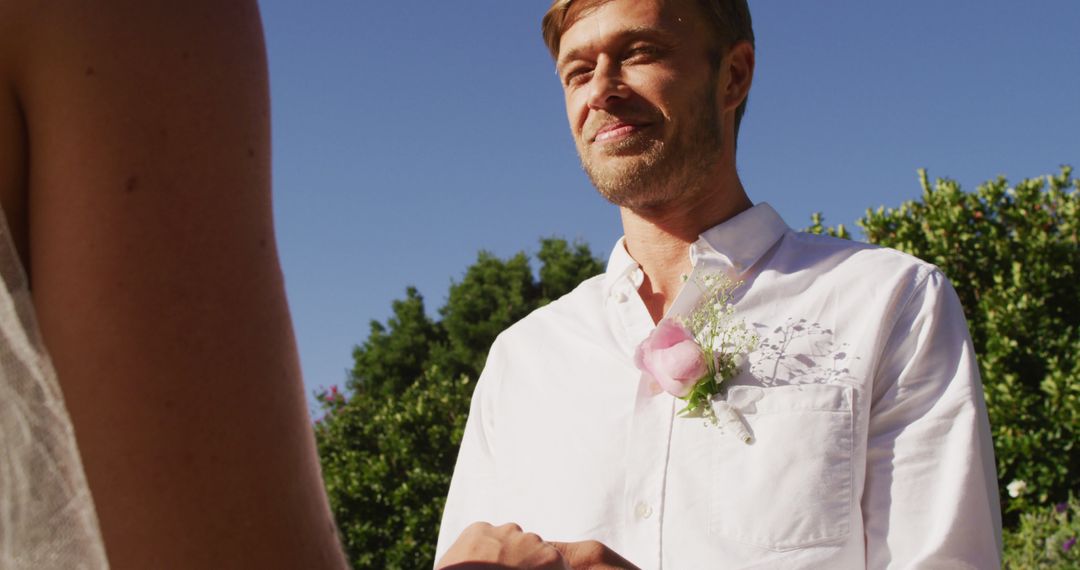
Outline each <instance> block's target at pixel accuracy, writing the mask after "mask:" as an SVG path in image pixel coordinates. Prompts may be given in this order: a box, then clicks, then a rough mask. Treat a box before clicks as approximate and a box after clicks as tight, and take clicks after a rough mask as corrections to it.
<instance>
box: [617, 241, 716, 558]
mask: <svg viewBox="0 0 1080 570" xmlns="http://www.w3.org/2000/svg"><path fill="white" fill-rule="evenodd" d="M696 257H697V256H693V255H692V256H691V260H692V261H696ZM700 271H701V269H700V266H695V267H694V271H693V272H692V273H691V275H690V276H689V278H690V279H695V278H696V277H698V274H699V273H700ZM640 284H641V273H640V269H638V270H635V271H634V272H631V273H630V274H629V275H628V276H627V277H625V278H623V279H622V280H620V282H619V283H617V284H616V286H615V287H614V288H613V289H612V300H613V301H614V303H613V307H614V312H615V315H616V318H617V320H618V324H619V327H620V328H621V329H622V330H621V332H622V333H623V334H622V335H621V336H623V339H624V343H625V346H624V348H625V349H626V351H627V353H628V355H629V356H630V357H631V358H632V357H633V354H634V350H635V348H636V347H637V344H638V343H640V342H641V341H642V340H643V339H644V338H645V337H646V336H648V334H649V333H650V332H651V331H652V329H653V328H654V327H655V325H654V323H653V322H652V318H651V317H650V316H649V312H648V309H647V308H646V307H645V304H644V302H642V300H641V297H640V295H639V294H638V292H637V288H638V286H640ZM699 296H700V293H699V292H698V291H697V288H696V287H684V288H683V290H682V291H681V292H680V293H679V295H678V297H677V298H676V300H675V302H674V303H672V310H671V311H670V312H669V313H670V314H682V313H680V312H679V311H685V310H686V309H685V307H692V306H693V304H694V303H696V302H697V299H698V297H699ZM678 404H679V401H678V400H677V399H676V398H674V397H673V396H671V395H670V394H667V393H663V392H659V388H658V387H657V386H656V384H655V383H654V382H653V381H652V380H651V379H650V378H648V377H646V376H645V375H644V374H642V375H640V376H639V378H638V386H637V396H636V398H635V402H634V413H633V414H632V416H631V419H630V426H629V430H628V439H627V447H626V465H627V472H626V485H625V490H624V493H623V510H622V512H623V515H622V518H623V520H622V534H623V538H624V540H623V541H622V542H623V544H627V545H631V548H632V549H633V550H632V551H628V552H626V554H627V555H630V556H631V557H632V559H634V560H635V561H638V562H639V563H640V564H642V565H643V566H642V567H643V568H662V567H663V560H662V559H663V524H664V506H665V504H664V490H665V485H666V478H667V468H668V454H669V453H670V449H671V436H672V427H673V422H674V419H675V409H676V406H677V405H678Z"/></svg>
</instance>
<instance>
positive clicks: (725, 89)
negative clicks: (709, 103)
mask: <svg viewBox="0 0 1080 570" xmlns="http://www.w3.org/2000/svg"><path fill="white" fill-rule="evenodd" d="M721 65H722V66H724V69H723V70H722V72H723V73H722V75H721V82H722V84H721V85H720V93H719V95H720V97H722V101H723V109H724V113H728V112H729V111H734V110H735V109H736V108H738V106H739V105H741V104H742V102H743V101H745V100H746V96H747V95H748V94H749V93H750V84H751V83H753V81H754V46H752V45H750V42H736V43H735V44H734V45H732V46H731V48H729V49H728V51H727V53H726V54H724V61H723V62H722V63H721Z"/></svg>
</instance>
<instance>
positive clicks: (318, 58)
mask: <svg viewBox="0 0 1080 570" xmlns="http://www.w3.org/2000/svg"><path fill="white" fill-rule="evenodd" d="M261 4H262V11H263V21H264V24H265V28H266V35H267V46H268V51H269V56H270V74H271V94H272V98H273V127H274V191H275V217H276V223H277V237H278V244H279V247H280V250H281V258H282V263H283V266H284V271H285V277H286V280H287V287H288V293H289V300H290V305H291V308H292V312H293V319H294V324H295V327H296V331H297V337H298V340H299V344H300V353H301V358H302V361H303V369H304V374H305V384H306V386H307V388H308V392H309V394H310V393H311V392H312V391H314V390H315V389H316V388H318V387H321V386H329V385H331V384H339V385H340V384H342V383H343V381H344V379H345V376H346V370H347V369H349V368H351V366H352V358H351V353H352V348H353V346H354V345H356V344H359V343H361V342H362V341H363V340H364V339H365V338H366V337H367V333H368V326H369V325H368V323H369V321H370V320H372V319H377V320H380V321H382V320H385V319H386V318H387V317H388V316H389V314H390V303H391V301H392V300H393V299H396V298H400V297H403V296H404V291H405V287H406V286H408V285H415V286H417V287H418V288H419V290H420V291H421V293H422V294H423V295H424V297H425V300H426V301H427V304H428V309H429V311H434V310H435V309H437V308H438V307H439V306H441V305H442V304H443V302H444V300H445V294H446V292H447V290H448V288H449V285H450V283H451V281H452V280H455V279H459V278H460V277H461V275H462V273H463V271H464V269H465V268H466V267H467V266H468V265H469V264H471V263H472V262H473V261H474V260H475V259H476V253H477V251H479V250H481V249H485V250H488V251H491V252H494V253H495V254H498V255H501V256H507V255H510V254H513V253H515V252H518V251H526V252H530V253H534V252H535V251H536V249H537V247H538V240H539V238H540V237H542V236H551V235H557V236H562V237H565V238H568V239H571V240H573V239H580V240H584V241H585V242H587V243H589V244H590V245H591V246H592V248H593V251H594V252H596V253H597V254H599V255H600V256H601V257H604V258H606V256H607V254H608V252H609V251H610V249H611V247H612V245H613V244H614V242H615V240H616V239H617V238H618V237H619V236H620V235H621V234H622V232H621V229H620V225H619V220H618V214H617V210H616V209H615V208H614V207H613V206H610V205H608V204H607V203H605V202H604V201H603V200H602V199H601V198H599V197H598V196H597V195H596V194H595V191H594V190H593V189H592V187H591V186H590V185H589V182H588V180H587V179H586V177H585V175H584V174H583V173H582V172H581V169H580V167H579V165H578V161H577V157H576V155H575V153H574V149H573V145H572V143H571V140H570V137H569V134H568V129H567V123H566V118H565V113H564V109H563V106H562V93H561V89H560V87H559V85H558V82H557V80H556V77H555V73H554V68H553V65H552V63H551V61H550V59H549V57H548V54H547V51H546V49H545V48H544V46H543V42H542V41H541V40H540V35H539V25H540V24H539V23H540V18H541V16H542V15H543V13H544V11H545V10H546V8H547V5H548V2H547V1H546V0H531V1H526V0H469V1H467V2H439V1H417V0H413V1H408V0H398V1H390V2H376V1H361V2H358V1H356V0H351V1H344V0H323V1H321V2H295V1H293V0H263V1H262V3H261ZM750 7H751V11H752V13H753V19H754V28H755V32H756V34H757V72H756V76H755V81H754V87H753V89H752V91H751V96H750V104H749V110H748V113H747V116H746V118H745V120H744V121H743V126H742V132H741V134H740V138H739V156H738V162H739V170H740V173H741V176H742V179H743V182H744V184H745V186H746V188H747V190H748V192H749V194H750V196H751V199H753V200H754V201H755V202H769V203H770V204H772V205H773V206H774V207H775V208H776V209H777V210H778V211H779V212H780V213H781V215H783V216H784V217H785V218H786V220H787V222H788V224H789V225H791V226H793V227H804V226H806V225H807V223H808V221H809V215H810V213H811V212H814V211H821V212H823V213H824V214H825V216H826V221H827V222H830V223H844V224H847V225H849V226H850V225H852V222H853V221H854V220H856V219H857V218H859V217H860V216H861V215H862V214H863V213H864V212H865V210H866V209H867V208H868V207H873V208H876V207H878V206H881V205H886V206H896V205H899V204H900V203H901V202H902V201H904V200H907V199H912V198H916V197H918V195H919V192H920V190H919V186H918V181H917V178H916V173H915V171H916V169H917V168H920V167H923V168H927V169H928V170H929V171H930V175H931V177H949V178H954V179H956V180H958V181H960V182H961V183H962V184H963V185H964V186H965V187H966V188H970V189H973V188H974V186H975V185H976V184H978V183H980V182H982V181H984V180H986V179H989V178H992V177H995V176H997V175H1007V176H1008V177H1009V178H1010V180H1018V179H1020V178H1024V177H1031V176H1037V175H1042V174H1047V173H1052V172H1056V171H1057V169H1058V167H1059V165H1061V164H1065V163H1068V164H1072V165H1074V166H1077V167H1078V168H1080V35H1078V30H1080V2H1076V1H1074V0H1056V1H1035V2H1015V1H1002V0H998V1H975V0H966V1H959V0H958V1H951V2H932V1H928V0H917V1H906V2H889V3H885V2H856V1H853V0H849V1H846V2H841V1H837V0H824V1H814V2H779V1H772V2H766V1H757V2H755V1H754V0H751V4H750Z"/></svg>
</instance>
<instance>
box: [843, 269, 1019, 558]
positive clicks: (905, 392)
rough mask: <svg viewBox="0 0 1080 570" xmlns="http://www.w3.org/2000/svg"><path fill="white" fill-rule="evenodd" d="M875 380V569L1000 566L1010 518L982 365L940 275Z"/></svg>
mask: <svg viewBox="0 0 1080 570" xmlns="http://www.w3.org/2000/svg"><path fill="white" fill-rule="evenodd" d="M880 358H881V359H880V361H879V365H878V368H877V373H876V375H875V378H874V386H873V395H872V401H871V408H870V419H869V434H868V436H869V439H868V444H867V475H866V477H867V480H866V488H865V491H864V494H863V497H862V511H863V517H864V528H865V533H866V536H865V539H866V559H867V567H868V568H980V569H981V568H999V567H1000V558H1001V512H1000V506H999V504H998V491H997V475H996V472H995V467H994V451H993V445H992V443H991V439H990V424H989V421H988V419H987V413H986V403H985V401H984V399H983V392H982V383H981V381H980V378H979V369H978V364H977V363H976V361H975V354H974V351H973V348H972V344H971V338H970V336H969V334H968V329H967V323H966V321H965V320H964V314H963V311H962V310H961V307H960V301H959V299H958V298H957V295H956V292H955V291H954V290H953V288H952V286H951V285H950V284H949V282H948V280H947V279H946V278H945V276H944V275H942V274H941V272H940V271H938V270H936V269H935V270H933V271H931V272H930V273H929V274H928V275H927V276H926V277H925V278H924V279H923V280H922V282H921V283H920V284H919V285H918V286H917V287H916V288H915V290H914V291H913V292H912V293H911V295H910V297H909V298H908V300H907V301H906V302H905V303H904V304H903V305H902V308H901V309H900V313H899V315H898V317H897V319H896V321H895V325H894V326H893V329H892V331H891V334H890V335H889V337H888V340H887V341H886V344H885V348H884V351H883V353H882V354H881V357H880Z"/></svg>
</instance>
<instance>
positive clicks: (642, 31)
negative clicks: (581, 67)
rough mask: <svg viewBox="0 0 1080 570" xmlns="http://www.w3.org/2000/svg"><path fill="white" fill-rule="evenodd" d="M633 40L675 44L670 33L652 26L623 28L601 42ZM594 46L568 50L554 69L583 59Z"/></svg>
mask: <svg viewBox="0 0 1080 570" xmlns="http://www.w3.org/2000/svg"><path fill="white" fill-rule="evenodd" d="M634 39H648V40H653V41H657V42H660V43H663V44H673V43H675V40H676V37H675V35H674V34H672V33H671V32H668V31H667V30H664V29H661V28H656V27H652V26H632V27H629V28H623V29H621V30H619V31H618V32H615V33H614V34H611V35H609V36H606V37H604V38H603V41H604V43H626V42H628V41H630V40H634ZM594 46H595V42H593V43H589V44H586V45H583V46H580V47H576V48H573V49H570V50H569V51H567V52H566V53H565V54H563V55H562V57H560V58H559V60H558V61H556V62H555V69H556V70H561V69H562V68H563V66H564V65H566V64H567V63H570V62H571V61H574V60H578V59H585V57H584V56H585V53H587V52H590V51H593V50H594V49H595V47H594Z"/></svg>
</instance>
